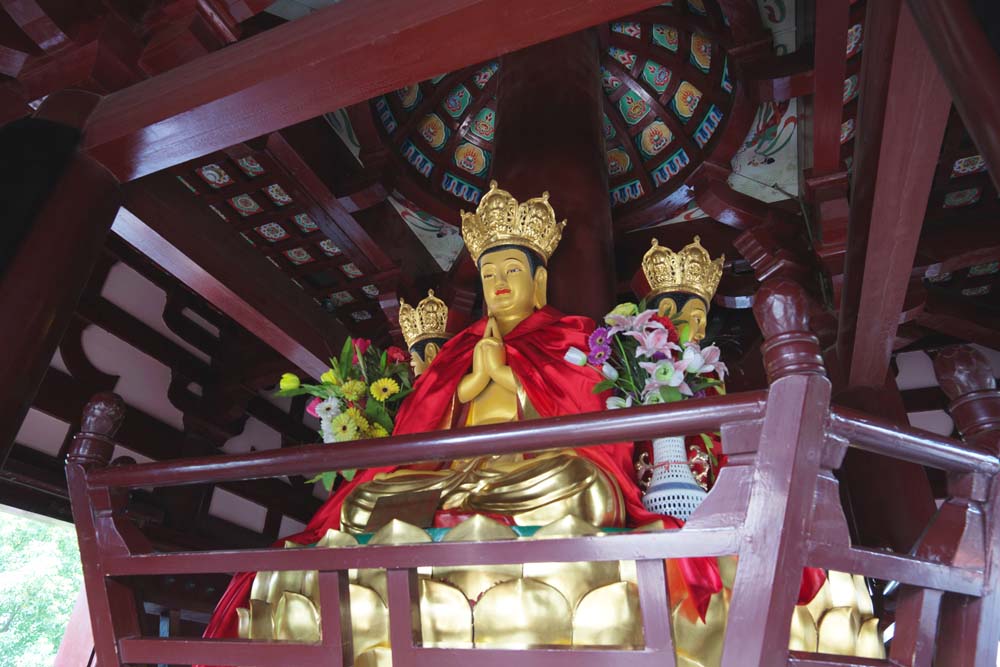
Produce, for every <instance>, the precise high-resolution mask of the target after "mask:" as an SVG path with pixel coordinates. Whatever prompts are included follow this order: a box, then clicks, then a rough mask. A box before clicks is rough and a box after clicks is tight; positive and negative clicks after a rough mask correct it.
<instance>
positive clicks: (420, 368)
mask: <svg viewBox="0 0 1000 667" xmlns="http://www.w3.org/2000/svg"><path fill="white" fill-rule="evenodd" d="M437 353H438V346H437V345H436V344H435V343H427V345H425V346H424V356H423V357H421V356H420V353H419V352H417V348H413V349H411V350H410V368H412V369H413V377H419V376H420V375H421V374H423V372H424V371H426V370H427V367H428V366H430V365H431V362H432V361H434V357H436V356H437Z"/></svg>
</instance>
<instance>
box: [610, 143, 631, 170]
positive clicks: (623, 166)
mask: <svg viewBox="0 0 1000 667" xmlns="http://www.w3.org/2000/svg"><path fill="white" fill-rule="evenodd" d="M630 169H632V160H631V159H630V158H629V156H628V153H626V152H625V151H623V150H622V149H621V148H612V149H611V150H609V151H608V175H609V176H611V177H615V176H621V175H622V174H624V173H627V172H628V171H629V170H630Z"/></svg>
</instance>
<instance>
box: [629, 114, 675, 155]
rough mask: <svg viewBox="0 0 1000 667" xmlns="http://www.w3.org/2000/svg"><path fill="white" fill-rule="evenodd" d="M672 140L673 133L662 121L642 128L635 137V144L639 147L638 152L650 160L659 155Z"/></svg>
mask: <svg viewBox="0 0 1000 667" xmlns="http://www.w3.org/2000/svg"><path fill="white" fill-rule="evenodd" d="M673 140H674V133H673V132H671V131H670V128H669V127H667V124H666V123H664V122H663V121H662V120H654V121H653V122H652V123H650V124H649V125H647V126H646V127H645V128H643V130H642V132H641V133H640V134H639V136H638V137H637V140H636V143H637V144H638V145H639V152H640V153H642V156H643V157H644V158H647V159H648V158H651V157H653V156H654V155H659V154H660V152H661V151H663V149H664V148H666V147H667V146H669V145H670V142H671V141H673Z"/></svg>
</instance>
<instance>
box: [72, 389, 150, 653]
mask: <svg viewBox="0 0 1000 667" xmlns="http://www.w3.org/2000/svg"><path fill="white" fill-rule="evenodd" d="M124 417H125V403H124V402H123V401H122V399H121V397H119V396H118V395H116V394H112V393H110V392H108V393H101V394H97V395H95V396H94V397H93V398H92V399H91V400H90V402H89V403H87V406H86V407H85V408H84V409H83V421H82V428H81V431H80V432H79V433H77V434H76V436H75V437H74V438H73V445H72V446H71V447H70V451H69V454H68V455H67V456H66V484H67V487H68V489H69V496H70V503H71V504H72V508H73V523H74V524H75V525H76V536H77V540H78V541H79V543H80V559H81V561H82V562H83V582H84V586H85V587H86V591H87V602H88V606H89V607H90V624H91V627H92V628H93V632H94V652H95V654H96V656H97V662H98V664H99V665H101V667H111V665H118V664H121V663H120V660H119V658H118V644H117V641H116V635H115V630H116V629H121V630H127V631H131V632H132V633H134V634H136V635H138V634H139V631H138V617H137V615H136V610H135V605H134V601H133V600H132V598H131V593H130V591H128V589H126V588H125V587H124V585H122V584H120V583H118V582H113V581H108V580H106V579H105V577H104V572H103V562H102V559H101V557H102V550H103V547H104V545H106V544H107V542H108V537H110V536H108V535H104V534H102V533H104V532H106V530H107V529H108V528H109V527H110V526H109V525H108V522H107V515H108V514H109V513H110V512H112V511H113V510H112V508H111V507H104V508H98V507H95V506H94V503H93V502H92V499H91V495H90V491H89V489H88V487H87V472H88V471H90V470H93V469H95V468H99V467H103V466H106V465H108V463H110V461H111V456H112V454H113V452H114V449H115V441H114V440H113V438H114V435H115V433H116V432H117V431H118V427H119V426H121V423H122V420H123V419H124ZM108 500H109V501H110V497H109V498H108ZM111 504H113V503H111V502H109V503H108V505H111ZM112 610H114V611H115V614H114V617H113V616H112ZM129 612H131V614H130V617H129Z"/></svg>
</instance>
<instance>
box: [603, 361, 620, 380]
mask: <svg viewBox="0 0 1000 667" xmlns="http://www.w3.org/2000/svg"><path fill="white" fill-rule="evenodd" d="M601 374H602V375H604V378H605V379H607V380H611V381H612V382H617V381H618V371H617V370H616V369H615V367H614V366H612V365H611V364H604V365H603V366H601Z"/></svg>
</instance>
